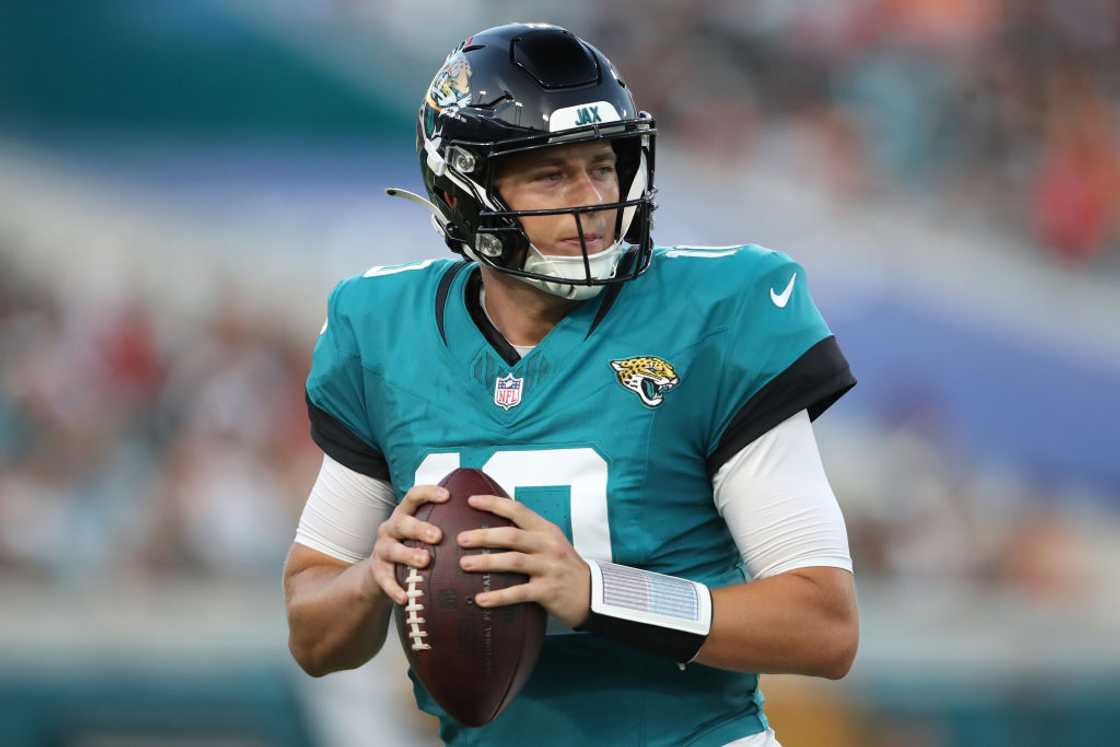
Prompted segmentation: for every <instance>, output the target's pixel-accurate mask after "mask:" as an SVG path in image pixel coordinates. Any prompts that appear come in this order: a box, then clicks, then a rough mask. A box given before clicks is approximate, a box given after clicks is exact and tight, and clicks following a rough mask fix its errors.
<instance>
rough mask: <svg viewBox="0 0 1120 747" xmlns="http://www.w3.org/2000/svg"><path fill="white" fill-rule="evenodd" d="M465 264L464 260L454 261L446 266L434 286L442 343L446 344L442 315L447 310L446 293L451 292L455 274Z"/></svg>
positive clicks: (437, 320)
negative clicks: (437, 283) (436, 284)
mask: <svg viewBox="0 0 1120 747" xmlns="http://www.w3.org/2000/svg"><path fill="white" fill-rule="evenodd" d="M466 266H467V263H466V262H456V263H455V264H453V265H451V266H450V267H448V268H447V269H446V270H444V272H443V277H441V278H440V279H439V286H437V287H436V326H437V327H439V336H440V338H441V339H442V340H443V344H444V345H446V344H447V332H446V331H445V330H444V328H443V316H444V314H445V313H446V311H447V295H448V294H449V293H450V292H451V283H453V282H454V281H455V276H456V275H458V274H459V270H461V269H463V268H464V267H466Z"/></svg>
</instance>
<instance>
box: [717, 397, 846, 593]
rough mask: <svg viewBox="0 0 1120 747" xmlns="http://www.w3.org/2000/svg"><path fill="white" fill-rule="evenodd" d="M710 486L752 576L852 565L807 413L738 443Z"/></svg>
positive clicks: (841, 519) (842, 520)
mask: <svg viewBox="0 0 1120 747" xmlns="http://www.w3.org/2000/svg"><path fill="white" fill-rule="evenodd" d="M712 487H713V494H714V496H715V502H716V509H717V510H718V511H719V512H720V515H722V516H723V518H724V521H726V522H727V526H728V529H729V530H730V531H731V535H732V537H733V538H734V540H735V544H736V546H737V547H738V548H739V553H740V555H741V556H742V559H743V563H744V565H745V566H746V569H747V572H748V573H749V574H750V576H751V578H765V577H767V576H773V575H776V574H778V573H784V572H786V571H791V570H794V569H795V568H807V567H809V566H832V567H836V568H844V569H846V570H848V571H851V570H852V559H851V554H850V553H849V550H848V533H847V529H846V528H845V526H844V516H843V514H842V513H841V512H840V505H839V504H838V503H837V502H836V496H835V495H834V494H833V492H832V486H831V485H829V483H828V477H827V476H825V473H824V465H823V464H822V463H821V457H820V452H819V450H818V449H817V441H816V438H815V437H814V435H813V427H812V424H811V423H810V421H809V414H808V413H807V412H806V411H804V410H802V411H801V412H799V413H797V414H796V415H794V416H793V417H791V418H789V419H787V420H785V421H783V422H782V423H780V424H778V425H777V426H775V427H774V428H773V429H771V430H770V431H768V432H766V433H764V434H763V435H762V436H759V437H758V438H757V439H755V440H754V441H752V442H751V443H750V444H748V445H747V446H745V447H743V449H742V451H740V452H739V453H738V454H736V455H735V456H734V457H732V458H731V459H730V460H728V461H727V463H726V464H724V465H723V466H722V467H721V468H720V470H719V471H718V472H717V473H716V475H715V477H714V478H713V480H712Z"/></svg>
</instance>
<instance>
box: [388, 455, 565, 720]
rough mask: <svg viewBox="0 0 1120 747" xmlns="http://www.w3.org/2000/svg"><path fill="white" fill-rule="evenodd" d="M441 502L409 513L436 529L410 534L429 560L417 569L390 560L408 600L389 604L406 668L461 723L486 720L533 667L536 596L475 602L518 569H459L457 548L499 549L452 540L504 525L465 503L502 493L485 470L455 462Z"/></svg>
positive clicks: (537, 638) (538, 614) (538, 627)
mask: <svg viewBox="0 0 1120 747" xmlns="http://www.w3.org/2000/svg"><path fill="white" fill-rule="evenodd" d="M439 484H440V485H441V486H443V487H444V488H446V489H447V490H448V492H450V493H451V497H450V498H449V499H448V500H447V501H445V502H444V503H425V504H424V505H423V506H421V507H420V510H419V511H417V513H416V516H417V518H419V519H421V520H423V521H427V522H430V523H432V524H435V525H436V526H438V527H439V528H440V530H441V531H442V532H443V534H442V537H441V538H440V541H439V542H438V543H437V544H435V545H429V544H427V543H424V542H417V541H413V540H409V541H407V542H406V543H405V544H407V545H410V546H413V547H422V548H424V549H426V550H427V551H428V552H429V553H430V557H431V560H430V562H429V563H428V565H427V566H426V567H424V568H421V569H417V568H411V567H409V566H406V565H401V564H398V565H397V566H396V576H397V583H399V584H400V585H401V587H402V588H403V589H404V590H405V591H406V592H407V593H408V604H407V605H404V606H402V605H397V607H396V623H397V631H398V633H399V634H400V637H401V645H402V646H403V647H404V650H405V653H406V654H407V656H408V660H409V662H410V663H411V664H412V670H413V672H415V674H416V676H417V677H418V678H419V679H420V682H421V683H423V685H424V687H425V688H426V689H427V690H428V692H429V693H431V695H432V697H433V698H435V700H436V702H438V703H439V704H440V705H441V706H443V708H444V710H446V711H447V712H448V713H449V714H450V715H451V716H452V717H453V718H454V719H455V720H457V721H458V722H459V723H461V724H463V725H465V726H482V725H483V724H485V723H488V722H489V721H492V720H493V719H494V718H496V717H497V716H498V714H499V713H501V712H502V710H503V709H504V708H505V707H506V706H507V705H509V703H510V702H511V701H512V700H513V699H514V698H515V697H516V696H517V693H518V692H519V691H520V690H521V688H522V686H524V684H525V682H526V681H528V679H529V675H530V674H531V673H532V671H533V667H534V666H536V663H537V657H538V656H539V655H540V650H541V644H542V643H543V641H544V629H545V612H544V608H543V607H541V606H540V605H539V604H536V603H528V604H516V605H509V606H506V607H497V608H489V609H487V608H482V607H479V606H478V605H477V604H475V602H474V597H475V595H476V594H478V593H480V592H483V591H491V590H495V589H503V588H506V587H508V586H515V585H517V584H523V583H525V582H526V581H528V577H526V576H524V575H522V574H519V573H485V572H467V571H464V570H462V569H461V568H460V566H459V559H460V558H461V557H463V555H464V554H477V553H488V552H500V551H495V550H488V549H478V548H471V549H465V548H461V547H459V544H458V542H457V541H456V537H457V536H458V534H459V533H460V532H462V531H465V530H468V529H480V528H487V527H500V526H512V522H510V521H509V520H507V519H505V518H503V517H500V516H496V515H494V514H492V513H490V512H488V511H479V510H478V509H475V508H473V507H471V506H470V505H469V504H468V503H467V498H469V497H470V496H472V495H498V496H504V497H506V498H508V497H509V495H508V494H507V493H506V492H505V491H504V490H503V489H502V487H501V486H500V485H498V484H497V483H496V482H494V480H492V479H491V478H490V477H489V476H487V475H486V474H485V473H483V472H481V471H480V470H476V469H457V470H454V471H453V472H451V473H450V474H448V475H447V477H445V478H444V479H443V480H442V481H440V483H439Z"/></svg>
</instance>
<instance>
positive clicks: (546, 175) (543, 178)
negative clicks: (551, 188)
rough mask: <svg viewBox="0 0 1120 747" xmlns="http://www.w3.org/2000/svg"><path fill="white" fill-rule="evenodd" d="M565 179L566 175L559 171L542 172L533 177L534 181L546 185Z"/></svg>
mask: <svg viewBox="0 0 1120 747" xmlns="http://www.w3.org/2000/svg"><path fill="white" fill-rule="evenodd" d="M563 178H564V175H563V174H562V173H560V172H559V171H542V172H540V173H539V174H537V175H536V176H534V177H533V181H535V182H542V183H544V184H555V183H557V182H559V181H560V180H561V179H563Z"/></svg>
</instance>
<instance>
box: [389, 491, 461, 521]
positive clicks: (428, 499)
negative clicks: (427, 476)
mask: <svg viewBox="0 0 1120 747" xmlns="http://www.w3.org/2000/svg"><path fill="white" fill-rule="evenodd" d="M450 497H451V494H450V493H448V492H447V489H446V488H441V487H440V486H439V485H413V486H412V489H411V490H409V491H408V492H407V493H405V494H404V498H403V499H401V502H400V505H399V506H397V510H398V511H401V512H403V513H406V514H408V515H409V516H411V515H412V514H414V513H416V509H418V508H420V506H422V505H423V504H425V503H443V502H444V501H446V500H447V499H448V498H450Z"/></svg>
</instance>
